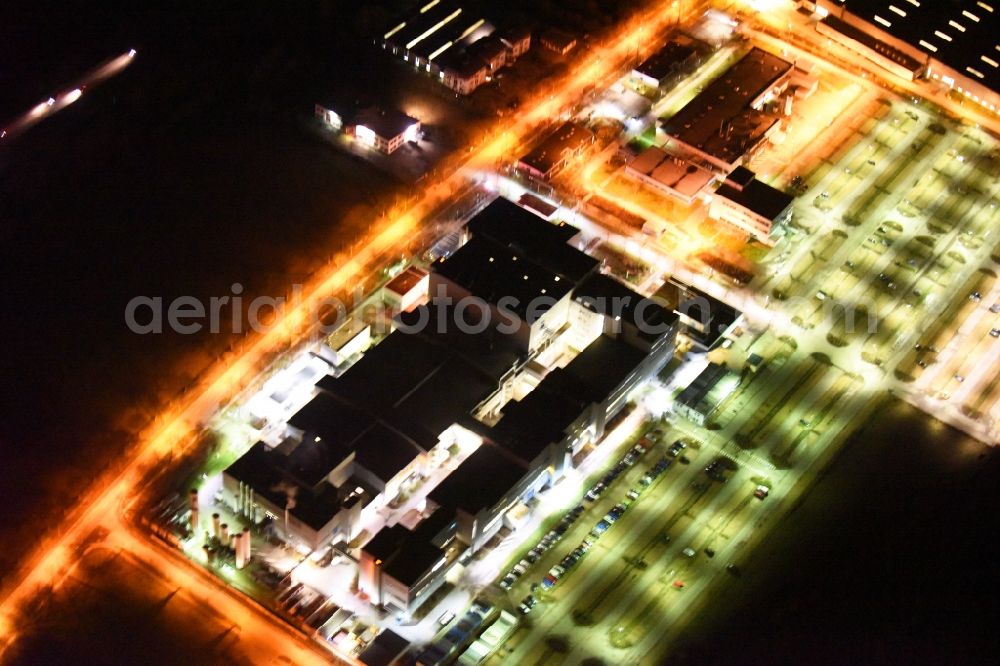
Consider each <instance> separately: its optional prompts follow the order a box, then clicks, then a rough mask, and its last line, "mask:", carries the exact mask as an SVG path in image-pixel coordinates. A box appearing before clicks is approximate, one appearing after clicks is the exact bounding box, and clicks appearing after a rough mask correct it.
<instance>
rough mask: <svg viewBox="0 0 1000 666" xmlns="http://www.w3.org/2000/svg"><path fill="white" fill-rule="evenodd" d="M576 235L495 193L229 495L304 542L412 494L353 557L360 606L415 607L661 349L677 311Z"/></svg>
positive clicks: (342, 533) (562, 464) (331, 535)
mask: <svg viewBox="0 0 1000 666" xmlns="http://www.w3.org/2000/svg"><path fill="white" fill-rule="evenodd" d="M577 236H578V230H577V229H575V228H574V227H571V226H569V225H566V224H563V223H551V222H547V221H545V220H543V219H542V218H540V217H538V216H537V215H535V214H533V213H531V212H529V211H528V210H526V209H524V208H521V207H520V206H517V205H516V204H513V203H511V202H509V201H507V200H505V199H498V200H496V201H495V202H493V203H492V204H490V205H489V206H487V207H486V209H484V210H483V211H482V212H480V213H479V214H478V215H477V216H476V217H475V218H474V219H473V220H471V221H470V222H469V224H468V225H467V227H466V230H465V233H464V240H465V243H464V245H462V246H461V247H460V248H458V249H457V250H456V251H455V252H454V253H453V254H452V255H450V256H449V257H448V258H447V259H444V260H440V261H438V262H436V263H435V264H433V265H432V267H431V272H430V275H428V276H426V278H427V279H428V280H429V285H428V288H429V289H430V290H431V298H430V300H428V301H427V302H426V303H420V304H417V305H415V306H414V307H412V308H411V309H410V310H409V311H405V312H401V313H400V314H399V316H398V318H397V329H396V330H395V331H394V332H393V333H391V334H390V335H389V336H388V337H387V338H386V339H385V340H383V341H382V342H380V343H379V344H377V345H375V346H374V347H373V348H372V349H370V350H369V351H368V352H367V353H365V354H364V355H363V356H362V357H361V358H360V359H359V360H358V361H357V362H356V363H354V364H353V365H352V366H351V367H350V368H349V369H348V370H347V371H346V372H344V373H343V374H342V375H340V376H336V377H335V376H332V375H328V376H325V377H323V378H322V379H320V380H319V381H318V382H317V383H316V395H315V397H313V399H312V400H311V401H310V402H309V403H308V404H306V405H305V407H303V408H302V409H301V410H299V411H298V412H297V413H295V414H294V415H293V416H292V417H291V418H290V419H289V421H288V424H287V430H286V437H285V439H284V440H283V441H282V442H281V444H279V445H278V446H276V447H273V448H272V447H269V446H268V445H267V444H265V443H259V444H257V445H255V446H254V447H253V448H252V449H251V450H250V451H249V452H248V453H247V454H246V455H245V456H243V457H242V458H240V459H239V460H238V461H237V462H236V463H234V464H233V465H232V466H231V467H230V468H229V469H227V470H226V471H225V473H224V487H225V489H226V494H227V495H228V496H229V497H230V498H231V499H230V500H229V501H230V502H231V503H233V504H234V505H236V506H237V508H238V509H239V510H240V511H241V513H243V514H244V515H249V516H251V519H252V520H253V522H256V523H258V524H260V523H262V522H266V523H267V524H269V525H271V526H272V527H273V529H274V530H275V531H276V532H277V533H278V534H280V535H281V536H282V537H283V538H285V539H286V540H288V541H291V542H293V543H299V544H303V545H306V546H307V547H308V548H311V549H318V548H321V547H323V546H324V545H326V544H327V543H330V542H331V541H333V542H337V541H340V542H343V543H345V544H350V542H352V541H353V540H354V539H355V538H357V537H358V536H359V535H361V534H362V528H363V526H366V525H372V524H379V523H378V521H377V520H375V518H376V514H377V513H378V511H379V510H381V509H386V510H391V509H392V508H393V507H394V506H397V505H398V504H397V499H396V498H400V500H399V501H403V502H410V504H408V505H407V506H413V507H414V508H415V509H416V511H417V512H418V513H419V516H418V517H417V518H416V519H408V522H407V523H406V524H405V525H404V524H403V523H402V522H398V523H394V524H392V526H391V527H388V528H382V529H381V530H379V531H378V532H377V534H375V536H374V537H373V538H372V539H371V540H369V541H368V542H367V543H364V544H362V545H360V546H359V547H358V549H359V555H358V559H359V563H360V564H359V567H360V579H359V587H360V589H361V590H362V591H364V592H365V593H366V594H367V595H368V596H369V598H370V599H371V600H372V602H373V603H375V604H377V605H380V606H383V607H392V608H395V609H398V610H400V611H403V612H406V613H412V612H413V611H414V610H415V609H416V608H417V607H419V605H420V604H421V603H423V601H425V600H426V599H427V598H428V597H429V596H430V595H431V594H433V592H434V590H436V589H437V588H438V587H439V586H440V585H441V583H442V581H443V580H444V577H445V576H446V575H447V573H448V571H449V570H451V568H452V567H453V566H454V564H455V563H456V562H457V561H458V560H459V559H460V558H462V556H463V555H466V554H471V553H475V552H476V551H478V550H480V549H481V548H483V547H484V546H485V545H486V544H487V543H488V542H489V541H490V540H491V539H492V538H493V537H494V536H495V535H496V534H497V532H498V531H499V530H500V529H501V528H503V527H504V526H506V527H508V528H509V529H516V528H517V527H518V526H519V525H520V524H521V523H523V521H524V518H525V517H526V515H527V513H528V512H529V508H528V502H530V500H531V498H532V497H534V496H535V495H536V494H538V493H539V492H541V491H543V490H545V489H546V488H548V487H550V486H552V485H553V484H554V483H555V482H556V481H558V480H559V479H560V478H561V477H562V476H563V475H564V474H565V472H566V470H567V469H568V468H569V466H571V465H573V464H574V459H575V456H576V455H577V454H579V453H580V452H581V451H583V450H584V449H585V447H587V446H588V445H591V444H593V443H594V442H596V441H597V440H599V439H600V437H602V436H603V434H604V430H605V428H606V426H607V423H608V422H609V421H610V420H611V419H612V418H614V416H615V415H616V414H617V413H618V412H619V411H621V409H622V408H623V407H624V405H625V403H626V401H627V399H628V396H629V395H630V393H631V392H632V391H633V389H635V388H636V387H637V386H639V385H640V384H641V383H642V382H643V381H645V380H646V379H647V378H649V377H651V376H653V375H655V374H656V373H657V372H658V371H659V370H660V369H661V368H662V367H663V365H665V364H666V362H667V361H668V360H669V359H670V357H671V356H672V353H673V346H674V340H675V336H676V333H677V328H678V318H677V316H676V315H675V314H673V313H672V312H671V311H670V310H669V309H667V308H664V307H662V306H661V305H659V304H657V303H655V302H653V301H651V300H650V299H646V298H643V297H641V296H639V295H638V294H636V293H635V292H633V291H632V290H630V289H628V288H627V287H625V286H624V285H622V284H620V283H618V282H617V281H615V280H614V279H612V278H610V277H608V276H606V275H603V274H601V273H600V271H599V268H600V262H599V261H598V260H596V259H593V258H592V257H589V256H587V255H586V254H584V253H583V252H582V251H580V250H578V249H576V248H575V247H573V243H574V242H576V239H577ZM414 277H417V276H414ZM423 279H424V277H423V276H419V280H423ZM401 291H403V292H404V293H405V292H407V291H408V290H407V289H406V288H405V287H404V288H402V289H401ZM470 302H471V303H472V304H473V305H472V306H470V305H469V304H470ZM494 317H495V318H494ZM460 321H461V322H463V325H458V323H459V322H460ZM459 435H461V437H462V446H458V445H457V444H456V442H457V440H458V437H459ZM431 479H433V481H431ZM415 493H416V494H415ZM414 502H415V503H414Z"/></svg>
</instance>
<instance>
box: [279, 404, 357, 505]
mask: <svg viewBox="0 0 1000 666" xmlns="http://www.w3.org/2000/svg"><path fill="white" fill-rule="evenodd" d="M288 423H289V425H291V426H293V427H295V428H298V429H299V430H301V431H303V432H304V433H305V438H304V443H305V444H308V446H302V445H300V446H298V447H296V448H295V450H293V451H292V452H291V453H290V454H289V456H288V464H287V466H286V469H287V471H288V473H290V474H292V475H293V476H294V477H295V478H296V479H299V480H300V481H302V482H303V483H304V484H306V485H310V486H311V485H315V484H316V483H319V482H320V481H321V480H322V479H323V477H325V476H326V475H327V474H329V473H330V471H331V470H332V469H333V468H334V467H336V466H337V465H339V464H340V463H342V462H343V461H344V459H345V458H347V456H348V455H350V453H351V452H352V451H353V446H352V443H353V442H354V441H355V440H356V439H357V438H358V436H359V435H361V433H363V432H364V431H365V430H367V429H368V428H370V427H371V426H372V423H373V419H372V417H371V416H369V415H368V414H366V413H365V412H363V411H362V410H360V409H358V408H356V407H354V406H352V405H350V404H348V403H346V402H344V401H342V400H340V399H338V398H336V397H334V396H333V395H330V394H329V393H326V392H325V391H320V392H319V393H318V394H317V395H316V396H315V397H314V398H313V399H312V400H310V401H309V402H308V403H306V405H305V406H304V407H302V409H300V410H299V411H297V412H296V413H295V414H293V415H292V418H290V419H288ZM315 437H319V441H316V440H315Z"/></svg>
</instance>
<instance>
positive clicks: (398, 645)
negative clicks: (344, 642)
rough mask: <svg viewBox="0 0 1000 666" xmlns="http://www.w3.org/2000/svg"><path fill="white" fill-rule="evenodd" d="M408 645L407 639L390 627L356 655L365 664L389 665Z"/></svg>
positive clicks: (373, 665) (368, 665)
mask: <svg viewBox="0 0 1000 666" xmlns="http://www.w3.org/2000/svg"><path fill="white" fill-rule="evenodd" d="M409 647H410V642H409V641H407V640H406V639H405V638H403V637H402V636H400V635H399V634H397V633H396V632H394V631H393V630H392V629H386V630H384V631H383V632H382V633H380V634H379V635H378V636H376V637H375V640H373V641H372V642H371V643H369V644H368V647H366V648H365V649H364V651H363V652H361V654H359V655H358V660H359V661H361V663H363V664H365V666H389V665H390V664H393V663H395V661H396V659H398V658H399V656H400V655H401V654H403V653H404V652H406V650H407V649H409Z"/></svg>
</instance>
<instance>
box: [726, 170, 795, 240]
mask: <svg viewBox="0 0 1000 666" xmlns="http://www.w3.org/2000/svg"><path fill="white" fill-rule="evenodd" d="M793 201H794V198H793V197H792V196H791V195H789V194H785V193H784V192H782V191H781V190H779V189H776V188H774V187H771V186H770V185H768V184H767V183H763V182H761V181H759V180H757V177H756V175H755V174H754V172H753V171H750V170H749V169H747V168H746V167H737V168H736V169H735V170H734V171H733V172H732V173H731V174H729V175H728V176H726V180H725V182H723V183H722V185H720V186H719V188H718V189H717V190H716V191H715V194H713V195H712V202H711V204H710V205H709V209H708V214H709V216H710V217H712V218H714V219H716V220H719V221H721V222H725V223H727V224H729V225H731V226H733V227H736V228H737V229H739V230H740V231H742V232H744V233H746V234H747V235H748V236H751V237H753V238H755V239H756V240H758V241H760V242H762V243H764V244H765V245H773V244H774V237H775V235H776V234H777V233H778V232H779V231H781V230H782V229H783V228H784V227H785V226H786V225H787V224H788V223H789V222H790V221H791V219H792V202H793Z"/></svg>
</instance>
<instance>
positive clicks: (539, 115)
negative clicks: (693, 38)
mask: <svg viewBox="0 0 1000 666" xmlns="http://www.w3.org/2000/svg"><path fill="white" fill-rule="evenodd" d="M673 6H674V5H673V4H672V3H671V2H658V3H655V4H653V5H651V6H650V7H651V8H650V9H649V10H648V11H647V12H646V13H644V14H643V15H641V16H639V17H638V18H637V19H636V20H634V21H632V22H631V23H630V24H628V25H625V26H623V27H621V28H620V29H619V30H618V31H616V33H615V34H613V35H612V36H611V37H610V38H609V39H608V40H607V43H606V44H605V45H603V46H599V47H597V48H594V49H593V50H592V51H591V52H590V53H589V54H587V55H584V56H583V57H582V60H580V61H579V62H578V63H577V65H576V66H575V67H574V68H573V69H572V70H571V72H570V74H568V75H567V76H566V78H564V79H563V80H562V81H560V82H558V84H557V85H556V86H554V89H556V90H558V91H559V92H558V93H551V94H548V96H547V97H545V98H544V99H536V100H529V101H528V102H526V103H524V104H523V105H522V108H523V109H524V112H522V113H521V114H519V115H518V117H517V118H516V119H515V120H514V121H512V122H508V123H507V124H506V125H502V124H499V123H498V125H497V127H496V130H495V131H494V132H492V137H493V138H491V139H488V140H487V141H485V143H483V144H481V145H478V146H475V147H473V148H472V149H470V157H469V159H468V160H467V162H466V163H465V165H464V166H465V168H464V169H459V170H456V171H455V172H454V173H453V174H452V175H450V176H448V177H446V178H444V179H443V180H442V181H441V182H439V183H437V184H436V185H428V186H427V187H426V188H425V191H424V193H423V196H422V197H421V198H420V199H419V200H418V201H417V202H416V203H415V204H413V205H412V206H411V207H410V208H408V209H407V210H404V211H392V212H391V213H390V214H389V215H387V216H386V217H385V219H384V220H382V221H380V222H377V223H376V224H374V225H373V228H372V230H371V231H370V232H369V234H368V236H367V237H365V238H364V239H361V240H360V241H358V242H357V243H356V244H355V245H354V246H353V248H354V249H355V251H354V252H353V253H352V254H350V255H349V256H348V255H344V256H338V257H335V258H334V259H333V260H332V261H331V262H330V264H329V265H328V267H327V268H326V269H325V270H323V271H321V274H320V276H319V277H318V278H316V279H315V280H313V281H312V282H311V283H310V284H308V285H306V286H305V288H304V289H303V291H302V293H303V294H304V296H303V298H302V300H301V301H300V302H298V303H297V304H292V306H291V307H289V308H287V309H286V310H285V311H283V312H282V313H281V315H280V318H279V319H278V320H277V322H276V323H275V324H274V325H273V326H272V328H271V329H270V330H268V331H267V332H266V333H262V334H260V335H258V336H256V337H254V338H251V339H249V340H248V341H247V344H245V345H244V346H243V348H242V349H238V350H234V351H232V352H230V353H229V354H227V355H226V356H224V357H223V358H222V359H221V360H220V362H219V363H218V365H217V366H216V367H215V368H213V369H212V370H211V371H210V372H207V373H206V374H205V379H203V380H202V381H201V382H200V384H199V386H197V387H192V388H191V389H190V390H189V391H188V392H187V395H188V396H193V397H186V398H183V399H179V400H178V401H177V402H175V403H174V404H172V405H170V406H169V407H168V408H166V409H165V410H164V411H163V412H162V413H161V414H160V415H159V416H158V417H157V418H156V420H155V422H154V423H153V424H152V425H151V426H150V427H149V428H148V429H147V431H146V432H144V433H142V434H141V435H140V437H139V438H138V442H137V444H136V445H135V447H134V449H133V451H132V452H131V453H130V454H129V455H127V456H126V459H125V460H122V461H121V463H120V466H119V467H118V468H117V469H116V470H115V471H114V472H110V473H109V474H108V475H107V477H106V478H103V479H100V480H98V481H96V482H95V484H94V487H93V488H92V489H91V491H90V492H89V494H88V495H87V496H86V497H85V498H84V499H83V500H81V501H80V503H79V505H78V506H77V507H76V510H75V512H74V513H72V514H71V515H70V516H69V517H68V518H67V519H66V522H65V524H64V525H62V526H61V528H60V529H59V530H58V531H56V532H54V533H53V535H51V536H49V538H47V539H45V540H42V542H41V543H40V544H39V546H38V547H37V550H36V552H35V553H34V554H32V555H31V556H30V557H28V558H26V560H25V563H26V564H24V565H22V570H23V571H24V574H23V575H21V576H12V577H11V578H12V579H14V580H15V581H16V582H14V583H13V584H12V585H11V586H9V587H8V588H7V589H5V590H3V596H2V599H3V601H2V603H0V640H2V641H3V642H2V643H0V654H2V652H3V651H4V650H5V649H6V648H8V647H10V646H11V645H12V644H13V643H14V642H15V640H16V638H17V625H16V620H17V612H18V608H19V607H20V606H21V605H22V604H23V603H24V602H25V601H26V600H28V599H31V598H32V597H33V596H34V595H35V594H36V592H37V591H38V590H39V589H41V588H43V587H44V586H48V585H57V584H58V582H59V581H60V580H63V579H64V575H65V571H66V568H67V565H68V564H69V563H70V562H72V561H73V558H74V544H75V543H78V542H80V541H81V540H82V539H83V538H84V537H85V536H86V535H87V534H90V533H92V532H93V530H94V528H95V527H97V526H104V527H107V528H109V529H110V530H111V532H112V533H113V534H114V537H113V538H114V539H116V540H119V541H117V543H119V544H121V546H122V547H123V548H127V549H128V550H129V551H130V552H132V553H137V554H139V555H140V556H141V557H143V558H146V557H156V552H157V551H156V549H155V548H153V547H151V546H149V545H148V544H145V543H144V542H143V540H142V539H141V538H136V537H134V536H131V533H130V532H129V531H128V528H127V527H126V526H125V525H124V524H123V523H122V520H123V519H122V517H121V512H122V510H123V509H125V508H126V507H127V506H128V505H129V504H131V503H132V502H133V501H134V500H135V499H137V495H138V493H140V492H141V490H142V481H143V479H144V477H145V475H146V473H147V472H148V471H151V470H155V469H157V468H158V467H160V466H165V465H167V464H169V463H171V462H173V461H176V460H177V459H179V458H180V457H182V456H184V455H185V454H187V453H188V452H189V451H190V449H191V447H192V446H193V442H194V441H195V437H193V434H194V433H195V432H196V431H197V428H198V424H200V423H204V422H207V420H208V418H209V417H210V416H211V415H212V414H213V413H215V411H216V410H217V409H218V408H219V405H220V404H227V403H228V402H229V401H230V400H231V399H232V398H233V397H234V396H235V395H237V394H238V393H239V392H240V391H241V390H242V389H243V388H244V387H246V386H247V385H248V384H249V382H251V381H252V380H253V378H254V377H255V376H256V375H257V373H258V372H259V371H260V370H262V369H263V366H262V363H264V361H265V360H266V359H267V358H268V357H269V355H270V354H271V353H272V352H274V351H280V350H285V349H287V348H289V347H290V346H292V345H293V344H294V343H295V342H297V341H298V340H300V339H302V338H303V337H304V335H305V334H306V333H308V332H309V330H310V327H311V324H313V323H314V321H313V320H314V317H313V313H314V312H315V311H316V305H317V304H318V303H319V302H320V301H321V299H323V298H326V297H328V296H329V295H331V294H338V293H344V292H345V291H347V290H348V289H349V288H350V287H351V286H352V285H354V284H356V283H358V282H359V278H361V277H363V276H366V275H369V274H371V273H373V272H374V271H375V270H376V269H378V268H380V267H381V266H382V264H383V262H384V261H385V260H386V258H387V257H396V256H398V250H399V248H401V247H402V248H406V247H408V246H409V245H410V244H411V241H412V239H413V238H414V236H415V235H416V234H417V233H418V232H419V231H420V227H419V225H420V223H421V221H422V220H423V219H424V218H425V217H426V215H427V214H429V213H430V212H432V211H434V210H436V209H437V208H438V207H439V206H440V205H441V203H442V202H443V201H445V200H446V199H447V198H448V197H449V196H451V195H452V194H454V193H455V192H458V191H462V190H463V189H464V188H465V187H466V182H465V181H466V174H468V173H475V172H478V171H480V170H482V169H484V168H491V167H493V166H495V165H496V163H497V162H498V160H500V159H501V158H502V157H503V156H505V155H509V154H513V153H512V152H511V151H513V150H515V149H517V147H518V146H519V145H520V143H521V141H522V140H523V138H524V137H526V136H530V135H531V134H532V132H533V131H534V130H536V129H537V128H538V127H540V126H544V125H549V124H551V123H552V122H553V120H554V119H556V118H558V117H559V116H560V114H561V113H562V111H563V110H564V109H567V108H570V107H572V106H573V105H575V104H576V103H577V102H578V100H579V99H580V98H581V97H582V95H583V93H584V91H585V89H587V88H588V87H589V86H591V85H594V84H596V83H599V82H601V81H604V80H605V79H607V78H608V77H609V76H611V75H613V74H614V73H616V72H617V71H619V69H620V68H621V67H622V65H623V64H624V63H626V62H630V59H631V58H633V57H635V56H636V54H637V44H636V39H637V36H638V35H642V34H644V31H646V30H649V31H652V32H654V33H655V32H659V31H660V30H662V29H663V28H664V27H665V26H666V25H667V24H668V23H669V22H670V21H671V20H672V19H673V18H674V16H675V14H674V13H673V12H672V11H669V9H670V8H671V7H673ZM640 52H641V51H640ZM37 115H39V116H41V115H43V114H41V113H39V114H37ZM28 126H30V125H27V124H26V125H24V126H23V127H22V130H23V129H25V128H27V127H28ZM19 131H21V130H19ZM157 562H158V564H159V565H161V566H162V567H163V568H162V571H163V573H164V575H166V576H168V577H170V578H172V579H174V580H175V581H177V582H178V585H179V586H182V587H186V588H187V589H190V590H192V592H191V593H192V594H195V595H197V596H199V597H200V598H203V599H206V600H207V602H206V603H208V604H209V605H211V606H212V607H214V608H216V609H219V610H220V612H223V613H228V612H232V613H236V614H238V615H239V617H240V618H241V619H242V620H243V621H242V622H241V623H240V624H241V627H242V631H243V635H254V636H261V637H262V640H263V637H267V640H268V641H270V643H269V644H271V645H272V648H271V649H272V650H273V651H274V653H276V654H286V653H289V652H291V651H292V650H291V649H290V648H295V649H296V650H298V649H299V648H298V647H297V646H299V642H298V640H297V638H295V637H294V635H293V634H292V632H291V631H290V630H287V629H285V628H284V626H283V625H282V624H281V623H280V622H279V621H277V620H275V619H272V618H271V617H270V616H268V615H266V614H264V613H262V612H260V611H257V610H253V609H251V607H250V606H249V605H247V606H246V607H245V608H244V609H243V610H242V611H237V610H236V609H237V607H239V606H240V604H238V603H237V602H235V601H221V600H220V599H221V598H220V595H218V594H215V592H216V591H217V587H218V584H217V583H216V582H214V581H211V580H208V579H206V578H204V577H202V576H200V575H195V574H194V573H192V572H191V571H190V569H189V565H187V564H185V563H178V562H175V561H173V560H172V559H171V558H164V557H163V556H162V555H161V556H160V557H159V559H158V561H157ZM194 590H197V591H194ZM225 598H227V599H228V597H225ZM220 606H222V608H221V609H220ZM230 606H231V607H230ZM303 650H305V649H304V648H303ZM295 654H296V657H297V658H296V659H295V663H308V662H309V661H310V660H315V659H330V655H327V654H325V653H322V652H321V650H319V648H314V649H312V650H311V651H309V652H307V651H303V652H301V653H298V652H296V653H295Z"/></svg>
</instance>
